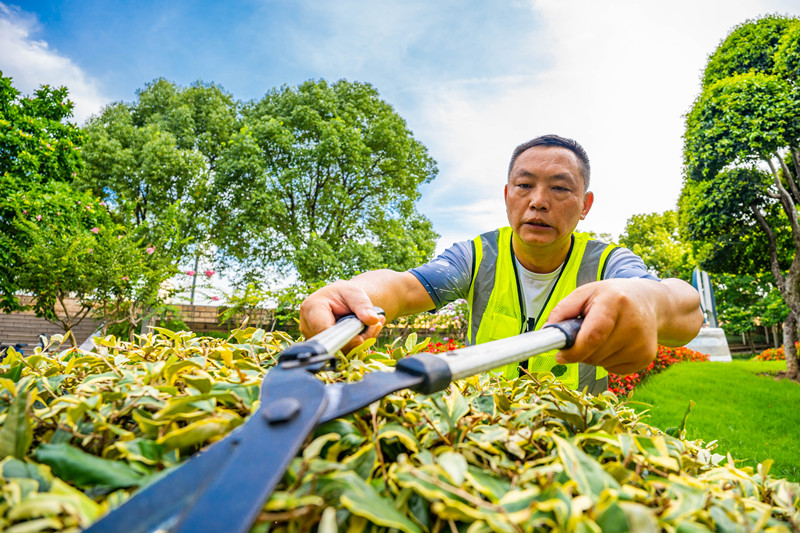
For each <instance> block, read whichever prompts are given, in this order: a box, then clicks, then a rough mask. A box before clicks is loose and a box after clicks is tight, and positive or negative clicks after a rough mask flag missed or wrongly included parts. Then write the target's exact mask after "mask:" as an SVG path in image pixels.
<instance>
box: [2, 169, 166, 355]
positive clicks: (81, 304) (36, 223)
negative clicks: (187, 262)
mask: <svg viewBox="0 0 800 533" xmlns="http://www.w3.org/2000/svg"><path fill="white" fill-rule="evenodd" d="M12 200H13V201H14V204H15V205H16V206H17V217H16V218H15V219H14V223H13V225H14V228H15V230H16V235H17V239H16V241H15V242H12V243H10V248H11V250H12V251H13V254H14V258H15V263H14V265H15V268H14V270H15V273H16V280H17V284H18V286H19V288H20V290H22V291H23V292H25V293H27V294H30V295H31V296H32V298H33V303H32V304H31V307H32V309H33V310H34V312H35V313H36V315H37V316H40V317H43V318H45V319H47V320H49V321H50V322H53V323H55V324H57V325H59V326H60V327H61V328H62V329H63V330H64V331H65V332H67V333H69V332H70V331H71V330H72V329H73V328H74V327H76V326H77V325H78V324H80V323H81V321H83V320H84V319H85V318H86V317H87V316H90V315H92V316H95V317H97V318H98V319H100V320H101V321H102V322H103V332H104V333H105V331H106V328H108V327H109V326H111V325H114V324H124V325H125V326H124V330H125V332H127V333H128V334H130V332H131V331H132V328H133V326H134V325H136V323H137V322H138V321H139V320H140V319H141V318H142V316H143V314H144V313H145V310H147V309H149V308H151V307H154V306H156V305H157V304H158V303H159V302H160V301H161V300H163V298H164V297H165V296H166V294H162V290H161V287H162V283H163V282H164V281H165V280H166V279H168V278H169V277H171V276H172V275H173V274H174V272H175V267H174V265H173V263H172V254H171V253H170V252H169V250H165V243H169V242H171V240H172V239H170V238H161V239H158V238H157V239H156V240H155V242H154V241H153V240H152V239H153V233H152V232H149V231H143V229H144V228H142V227H139V228H134V229H132V230H131V229H126V228H125V227H124V226H121V225H120V224H118V223H116V222H115V221H114V217H113V216H112V213H110V212H109V210H108V208H107V206H106V205H105V203H104V202H102V201H101V200H99V199H98V198H96V197H94V196H93V195H92V194H91V193H90V192H87V191H84V192H77V191H75V190H74V189H73V188H72V187H71V186H70V185H69V184H67V183H59V182H50V183H46V184H44V185H37V186H36V187H34V188H32V189H28V190H26V191H24V192H17V193H16V195H14V196H12ZM136 230H138V232H137V231H136ZM145 235H146V236H145ZM146 238H149V239H150V240H147V241H145V239H146ZM68 298H71V299H73V300H74V301H77V304H78V310H77V311H76V312H75V313H70V307H69V306H68V305H67V299H68ZM73 342H74V338H73Z"/></svg>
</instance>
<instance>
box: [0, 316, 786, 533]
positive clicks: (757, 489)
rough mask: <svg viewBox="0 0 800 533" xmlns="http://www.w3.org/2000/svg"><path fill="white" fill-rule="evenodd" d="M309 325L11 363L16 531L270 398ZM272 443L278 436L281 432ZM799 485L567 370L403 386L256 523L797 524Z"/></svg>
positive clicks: (3, 512) (58, 521) (97, 510)
mask: <svg viewBox="0 0 800 533" xmlns="http://www.w3.org/2000/svg"><path fill="white" fill-rule="evenodd" d="M290 342H291V339H289V338H288V337H286V336H285V335H283V334H280V333H266V332H264V331H263V330H256V329H252V328H251V329H248V330H244V331H237V332H235V333H234V334H233V335H232V336H231V337H230V338H228V339H210V338H197V337H195V336H194V335H193V334H190V333H173V332H169V331H166V330H162V331H160V332H158V333H157V334H153V335H148V336H146V337H142V338H139V339H137V340H136V342H134V343H124V342H119V341H117V340H116V339H114V338H111V337H109V338H106V339H102V340H101V341H100V343H99V344H100V346H99V348H98V350H97V351H96V352H91V353H87V352H83V351H80V350H75V349H70V350H65V351H60V350H55V351H53V352H50V353H41V352H40V351H39V350H37V352H36V353H35V354H34V355H31V356H29V357H27V358H25V359H23V358H21V357H20V356H18V355H17V354H15V353H14V352H13V351H12V350H10V351H9V356H8V357H6V359H5V360H4V361H2V363H0V374H1V375H0V421H2V429H0V452H1V453H2V457H4V458H3V459H2V461H0V475H2V483H3V491H2V500H0V529H3V530H5V531H12V532H13V531H15V530H16V531H28V532H33V531H52V530H73V531H76V530H78V529H79V528H81V527H85V526H87V525H88V524H90V523H91V522H93V521H94V520H96V519H97V518H98V517H99V516H100V515H102V514H103V513H105V512H106V511H107V510H108V509H109V508H111V507H114V506H116V505H119V504H120V503H122V502H123V501H124V500H125V499H126V498H127V496H128V494H129V493H130V492H131V491H134V490H136V489H137V488H138V487H142V486H144V485H146V484H147V483H148V482H149V481H150V480H151V479H152V478H153V476H154V475H156V474H157V473H158V472H160V471H161V470H163V469H164V468H167V467H169V466H172V465H175V464H178V463H180V462H181V461H183V460H184V459H186V458H187V457H188V456H189V455H190V454H192V453H194V452H196V451H197V450H198V449H200V448H201V447H202V446H205V445H207V444H209V443H211V442H213V441H216V440H218V439H220V438H223V437H224V435H225V434H227V433H228V432H229V431H230V430H231V429H233V428H235V427H236V426H238V425H240V424H242V423H243V422H244V420H245V418H246V417H247V416H248V414H249V413H250V412H251V411H252V410H253V409H254V402H255V400H256V399H257V398H258V393H259V386H260V381H261V378H262V376H263V375H264V373H265V372H267V371H269V368H270V367H272V366H273V365H274V364H275V356H276V355H277V353H279V351H280V350H281V349H282V347H284V346H285V345H287V344H288V343H290ZM425 347H426V342H425V341H423V342H417V339H416V338H415V337H414V336H411V337H409V338H408V339H407V340H406V341H405V342H404V343H400V342H395V343H393V344H392V345H391V346H387V347H383V348H381V349H376V348H375V346H374V345H371V344H370V343H366V344H365V345H362V347H360V348H359V349H356V350H354V351H353V352H351V353H350V354H348V355H347V356H342V355H340V356H339V357H338V362H339V369H338V370H337V371H335V372H333V371H329V372H324V373H321V374H319V377H320V379H323V380H325V381H326V382H339V381H353V380H357V379H359V378H360V377H361V376H362V375H363V374H364V373H366V372H375V371H390V370H391V369H392V367H393V366H394V364H395V362H396V361H397V360H398V359H399V358H401V357H403V356H405V355H407V354H409V353H416V352H419V351H421V350H423V349H424V348H425ZM264 445H265V446H269V443H264ZM799 524H800V486H798V485H797V484H794V483H790V482H788V481H786V480H781V479H775V478H773V477H771V476H770V475H769V464H767V463H765V464H762V465H759V466H758V468H757V470H755V471H754V470H753V469H749V468H743V469H739V468H736V467H735V466H734V461H733V459H732V458H730V457H727V458H726V457H722V456H719V455H717V454H715V453H714V452H713V446H712V445H708V444H706V443H704V442H702V441H687V440H684V439H683V438H678V437H674V436H670V435H666V434H664V433H662V432H661V431H660V430H658V429H656V428H653V427H651V426H649V425H647V424H646V423H644V422H643V421H642V419H641V418H640V416H639V415H638V414H636V413H635V412H634V410H633V409H631V408H630V407H628V406H627V405H626V404H625V401H624V400H620V399H618V398H617V397H616V396H615V395H614V394H612V393H610V392H606V393H603V394H602V395H599V396H595V397H592V396H584V395H582V394H580V393H578V392H575V391H571V390H567V389H565V388H564V387H562V386H561V385H560V384H559V383H558V382H557V381H556V380H555V378H554V377H553V376H552V375H549V374H544V375H539V376H538V377H537V379H532V378H530V377H527V376H524V377H521V378H519V379H515V380H512V381H505V380H503V379H502V378H499V377H497V376H493V375H482V376H476V377H472V378H468V379H464V380H461V381H458V382H456V383H455V384H453V385H451V386H450V387H449V388H448V389H447V390H446V391H444V392H440V393H437V394H433V395H430V396H425V395H421V394H417V393H414V392H411V391H402V392H398V393H395V394H392V395H390V396H388V397H387V398H385V399H384V400H382V401H380V402H376V403H374V404H372V405H371V406H370V407H369V408H365V409H362V410H361V411H359V412H357V413H355V414H353V415H351V416H348V417H345V418H342V419H338V420H335V421H332V422H328V423H326V424H324V425H322V426H320V427H318V428H317V429H316V431H315V432H314V434H313V435H311V436H309V438H308V441H307V444H306V446H305V447H304V449H303V450H302V452H301V454H300V455H298V457H296V458H295V459H294V460H293V461H292V463H291V465H290V467H289V468H288V470H287V472H286V474H285V476H284V478H283V481H282V482H281V484H280V485H279V487H278V489H277V490H276V491H275V492H274V494H273V495H272V497H271V498H270V500H269V501H268V502H267V504H266V505H265V507H264V510H263V512H262V513H261V515H260V516H259V519H258V522H257V524H256V525H255V526H254V527H255V530H257V531H268V530H269V531H287V532H298V533H299V532H305V531H314V530H318V531H323V532H325V533H329V532H333V531H337V530H338V531H389V530H392V529H394V530H399V531H403V532H405V533H417V532H429V531H430V532H440V531H446V532H455V531H469V532H470V533H480V532H489V531H495V532H523V531H551V530H562V531H605V530H615V531H659V530H661V531H680V532H694V531H739V530H741V531H756V530H768V531H792V530H797V528H798V527H799V526H798V525H799Z"/></svg>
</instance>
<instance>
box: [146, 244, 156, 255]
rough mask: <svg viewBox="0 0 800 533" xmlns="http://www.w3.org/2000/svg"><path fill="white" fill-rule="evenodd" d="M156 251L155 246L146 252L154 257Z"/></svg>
mask: <svg viewBox="0 0 800 533" xmlns="http://www.w3.org/2000/svg"><path fill="white" fill-rule="evenodd" d="M155 251H156V248H155V246H151V247H149V248H148V249H147V250H145V252H147V253H148V254H150V255H153V252H155Z"/></svg>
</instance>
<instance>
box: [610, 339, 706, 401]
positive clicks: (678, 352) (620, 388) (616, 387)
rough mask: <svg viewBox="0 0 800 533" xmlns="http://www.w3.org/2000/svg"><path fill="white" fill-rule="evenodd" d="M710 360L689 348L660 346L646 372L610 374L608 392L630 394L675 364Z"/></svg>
mask: <svg viewBox="0 0 800 533" xmlns="http://www.w3.org/2000/svg"><path fill="white" fill-rule="evenodd" d="M708 360H709V359H708V355H706V354H704V353H700V352H696V351H694V350H690V349H689V348H685V347H680V348H669V347H667V346H661V345H659V347H658V353H657V354H656V358H655V359H654V360H653V362H652V363H650V364H649V365H648V366H647V368H645V369H644V370H640V371H639V372H636V373H634V374H628V375H627V376H620V375H617V374H609V375H608V390H610V391H611V392H613V393H614V394H617V395H620V394H628V393H630V392H631V391H632V390H633V389H634V387H636V385H638V384H639V383H641V382H642V381H644V379H645V378H647V377H648V376H651V375H653V374H658V373H659V372H661V371H663V370H665V369H667V368H668V367H670V366H672V365H674V364H677V363H684V362H691V361H708Z"/></svg>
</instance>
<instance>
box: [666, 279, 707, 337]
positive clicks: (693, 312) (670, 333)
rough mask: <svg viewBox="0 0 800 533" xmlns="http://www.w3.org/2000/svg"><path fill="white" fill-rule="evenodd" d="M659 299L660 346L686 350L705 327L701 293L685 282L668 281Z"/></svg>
mask: <svg viewBox="0 0 800 533" xmlns="http://www.w3.org/2000/svg"><path fill="white" fill-rule="evenodd" d="M659 285H660V288H661V290H660V294H659V295H658V297H657V298H658V300H657V301H658V304H657V305H658V311H657V312H658V343H659V344H663V345H664V346H683V345H684V344H686V343H688V342H690V341H691V340H692V339H694V338H695V336H697V332H698V330H699V329H700V327H701V326H702V325H703V312H702V311H701V309H700V295H699V293H698V292H697V291H696V290H695V289H694V287H692V286H691V285H689V284H688V283H686V282H685V281H683V280H680V279H676V278H668V279H664V280H662V281H661V282H660V283H659Z"/></svg>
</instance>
